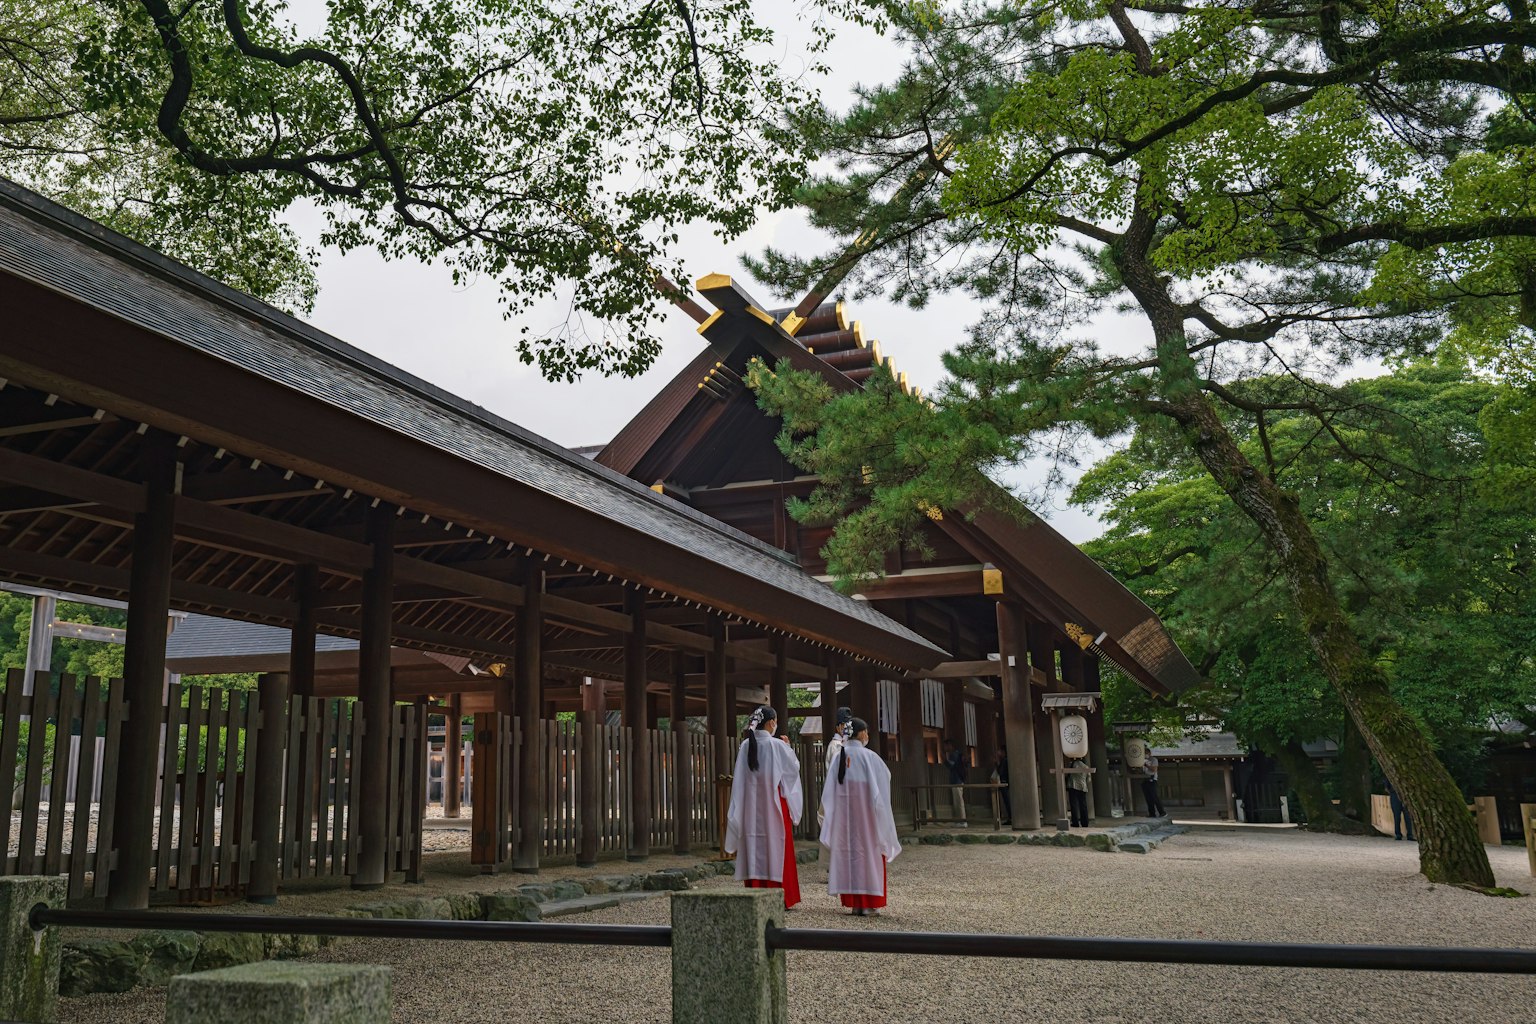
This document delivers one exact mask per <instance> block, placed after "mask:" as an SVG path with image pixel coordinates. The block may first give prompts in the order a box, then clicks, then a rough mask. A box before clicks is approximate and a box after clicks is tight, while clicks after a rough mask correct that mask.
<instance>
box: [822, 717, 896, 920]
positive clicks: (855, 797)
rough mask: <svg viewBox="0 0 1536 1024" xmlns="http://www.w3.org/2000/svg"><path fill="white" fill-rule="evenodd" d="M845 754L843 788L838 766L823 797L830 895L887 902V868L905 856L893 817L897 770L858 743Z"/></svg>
mask: <svg viewBox="0 0 1536 1024" xmlns="http://www.w3.org/2000/svg"><path fill="white" fill-rule="evenodd" d="M843 753H844V754H845V755H846V756H847V758H848V770H847V772H846V773H845V775H844V778H843V781H842V783H839V782H838V781H837V765H835V764H834V765H833V766H832V767H831V768H830V769H828V770H827V783H826V785H825V786H824V787H823V788H822V791H821V806H822V807H824V808H825V809H826V817H825V818H823V819H822V822H821V842H822V845H823V846H825V847H827V849H828V850H830V851H831V852H832V857H831V863H830V864H829V865H828V867H827V891H828V892H830V893H831V894H832V895H833V896H843V895H850V896H884V895H885V864H886V862H887V861H892V860H895V859H896V857H897V855H898V854H900V853H901V839H900V838H898V837H897V835H896V817H895V815H893V814H892V813H891V770H890V768H888V767H886V764H885V762H884V761H882V760H880V755H879V754H876V753H875V752H874V751H873V750H870V749H869V748H868V747H866V746H865V745H864V744H863V743H861V742H859V741H858V740H849V741H848V742H847V743H846V744H844V745H843Z"/></svg>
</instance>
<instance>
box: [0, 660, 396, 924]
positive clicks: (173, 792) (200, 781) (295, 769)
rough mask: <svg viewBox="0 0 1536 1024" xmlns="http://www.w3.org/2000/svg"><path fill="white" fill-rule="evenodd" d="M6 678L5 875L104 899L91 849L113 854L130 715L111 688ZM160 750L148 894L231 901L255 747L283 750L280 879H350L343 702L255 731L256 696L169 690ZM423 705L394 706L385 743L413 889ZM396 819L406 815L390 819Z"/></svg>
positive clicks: (309, 705) (356, 723) (297, 708)
mask: <svg viewBox="0 0 1536 1024" xmlns="http://www.w3.org/2000/svg"><path fill="white" fill-rule="evenodd" d="M23 677H24V673H23V672H22V671H21V670H19V669H13V670H11V671H9V672H8V673H7V675H6V677H5V692H4V694H3V696H0V794H4V797H5V799H6V801H7V806H8V808H15V809H14V810H11V811H10V812H9V813H8V814H7V816H6V819H5V829H6V831H5V858H4V860H3V861H0V872H3V873H4V874H62V875H66V876H67V877H68V878H69V894H70V898H71V899H80V898H83V897H86V896H104V895H106V891H107V872H105V871H98V870H97V867H98V863H100V862H101V857H100V851H101V850H110V849H112V842H113V837H112V834H111V832H112V828H111V826H112V815H113V809H114V804H115V794H116V791H117V773H118V760H117V755H118V748H119V745H120V741H121V733H122V725H123V722H124V720H125V719H126V717H127V710H128V709H127V705H126V702H125V699H124V685H123V682H122V681H121V680H118V679H113V680H101V679H97V678H94V677H93V678H87V679H84V680H80V679H77V678H75V677H73V676H68V675H64V676H53V675H49V674H47V673H38V674H37V675H36V677H35V678H34V684H33V692H32V693H30V694H28V693H24V692H23V690H24V687H23V685H22V683H23ZM152 713H154V714H157V715H158V717H159V724H160V726H161V745H160V751H159V755H158V756H157V758H156V765H157V768H158V775H159V777H158V779H157V780H156V786H155V811H154V818H153V820H152V824H151V842H152V858H151V864H152V874H151V885H152V887H153V888H154V889H155V890H156V891H161V892H164V891H175V892H179V893H183V894H189V893H200V894H210V893H213V892H233V891H238V890H239V889H240V887H242V886H243V885H245V884H246V883H247V882H249V881H250V869H251V861H252V859H253V857H254V843H253V836H254V834H255V822H254V811H255V803H256V800H255V783H256V777H255V773H254V772H253V771H248V770H247V769H248V768H249V767H251V766H252V765H254V763H255V757H256V754H257V751H258V750H259V748H260V745H261V743H263V742H273V743H281V744H283V745H284V747H285V748H286V759H285V769H284V780H283V800H282V818H281V825H280V829H279V836H280V847H279V874H280V877H281V878H284V879H291V878H307V877H314V876H317V875H329V876H341V875H346V874H348V873H349V872H350V871H351V869H352V861H353V857H354V854H355V847H356V844H355V842H354V841H353V839H352V838H351V832H350V830H351V825H352V822H353V821H355V820H356V817H357V814H356V811H357V787H356V786H355V785H354V784H353V783H352V781H351V778H350V776H351V762H352V752H353V751H355V750H357V749H359V747H360V745H361V741H362V717H361V715H359V714H357V713H356V711H355V706H354V705H353V703H352V702H350V701H344V700H320V699H315V698H309V699H305V698H294V699H293V701H292V702H291V704H290V706H289V709H288V714H287V715H286V716H285V719H286V720H284V721H278V722H274V723H265V724H260V723H259V718H258V712H257V701H256V694H255V693H254V692H246V691H239V690H224V689H219V688H211V687H201V686H181V685H172V686H169V687H168V688H167V691H166V698H165V701H164V702H163V703H162V704H161V705H160V706H159V707H158V708H153V709H152ZM426 713H427V708H426V705H425V704H424V703H418V704H416V705H397V706H396V707H395V709H394V714H393V729H392V732H393V739H392V742H391V745H390V749H391V759H390V777H389V784H390V792H391V793H392V794H394V795H395V796H396V797H397V799H393V800H391V806H392V808H394V810H393V811H392V814H391V819H390V825H391V830H390V836H391V840H390V844H391V845H390V851H389V860H388V863H389V867H390V869H391V870H395V871H404V872H406V873H407V876H408V877H419V876H420V870H421V821H422V816H423V814H424V813H425V796H426V791H425V790H426V787H425V771H426V746H425V738H426ZM400 808H404V809H405V812H404V813H400Z"/></svg>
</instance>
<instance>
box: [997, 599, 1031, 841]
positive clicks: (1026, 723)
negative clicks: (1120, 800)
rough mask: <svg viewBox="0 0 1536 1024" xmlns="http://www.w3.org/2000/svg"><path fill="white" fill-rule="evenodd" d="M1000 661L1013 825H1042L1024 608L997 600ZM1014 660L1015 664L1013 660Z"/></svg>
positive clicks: (1018, 826) (1029, 827) (1028, 827)
mask: <svg viewBox="0 0 1536 1024" xmlns="http://www.w3.org/2000/svg"><path fill="white" fill-rule="evenodd" d="M997 634H998V641H997V643H998V653H999V655H1000V656H1001V660H1000V661H999V662H998V664H999V665H1002V666H1004V668H1005V669H1006V671H1005V672H1004V674H1003V687H1002V689H1003V742H1004V749H1006V750H1007V753H1008V796H1009V807H1010V808H1011V810H1012V811H1013V822H1012V824H1013V827H1014V828H1018V829H1036V828H1039V827H1040V770H1039V763H1038V759H1037V756H1036V753H1035V724H1034V710H1033V709H1034V701H1035V698H1034V694H1033V693H1031V692H1030V686H1029V676H1028V668H1029V666H1028V658H1029V654H1028V648H1027V646H1026V645H1025V636H1026V632H1025V617H1024V609H1023V608H1022V607H1021V606H1020V605H1018V604H1017V603H1015V602H1012V601H999V602H998V603H997ZM1010 662H1011V664H1010Z"/></svg>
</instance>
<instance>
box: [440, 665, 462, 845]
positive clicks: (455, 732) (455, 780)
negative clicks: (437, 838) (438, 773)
mask: <svg viewBox="0 0 1536 1024" xmlns="http://www.w3.org/2000/svg"><path fill="white" fill-rule="evenodd" d="M443 726H444V728H443V817H445V818H457V817H459V816H460V815H461V814H463V813H464V697H463V696H462V695H461V694H458V693H454V694H450V695H449V697H448V710H447V713H446V714H444V715H443Z"/></svg>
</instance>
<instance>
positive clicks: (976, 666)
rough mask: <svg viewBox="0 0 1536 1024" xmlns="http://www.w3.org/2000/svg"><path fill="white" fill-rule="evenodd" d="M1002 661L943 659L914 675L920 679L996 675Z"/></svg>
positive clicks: (999, 671) (1001, 666)
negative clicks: (943, 660)
mask: <svg viewBox="0 0 1536 1024" xmlns="http://www.w3.org/2000/svg"><path fill="white" fill-rule="evenodd" d="M1002 674H1003V663H1002V662H1000V661H993V660H991V659H990V658H988V659H986V660H983V661H945V662H940V663H939V664H938V665H935V666H934V667H933V668H930V669H924V670H923V671H922V672H919V673H915V674H914V675H915V676H917V677H920V678H922V679H968V678H970V677H971V676H984V677H997V676H1001V675H1002Z"/></svg>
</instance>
